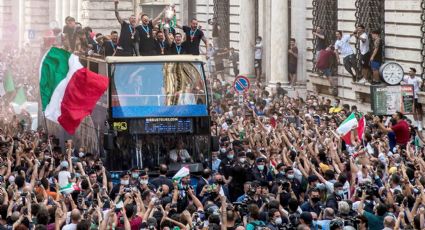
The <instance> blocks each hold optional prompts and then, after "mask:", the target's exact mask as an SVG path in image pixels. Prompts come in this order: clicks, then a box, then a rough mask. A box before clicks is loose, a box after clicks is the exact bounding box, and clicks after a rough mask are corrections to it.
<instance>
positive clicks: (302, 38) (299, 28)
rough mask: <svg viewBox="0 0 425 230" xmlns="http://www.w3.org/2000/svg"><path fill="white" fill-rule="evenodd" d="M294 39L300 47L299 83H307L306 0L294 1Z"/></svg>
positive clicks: (292, 7)
mask: <svg viewBox="0 0 425 230" xmlns="http://www.w3.org/2000/svg"><path fill="white" fill-rule="evenodd" d="M291 4H292V6H291V10H292V14H291V15H292V20H291V21H292V25H291V26H292V37H294V38H295V39H296V40H297V42H296V43H297V47H298V66H297V81H298V82H299V83H305V82H306V76H307V74H306V73H307V72H306V69H307V68H306V58H305V56H306V55H305V54H306V47H307V37H306V36H307V34H306V31H305V28H307V27H306V20H305V19H306V4H307V3H306V0H296V1H292V3H291Z"/></svg>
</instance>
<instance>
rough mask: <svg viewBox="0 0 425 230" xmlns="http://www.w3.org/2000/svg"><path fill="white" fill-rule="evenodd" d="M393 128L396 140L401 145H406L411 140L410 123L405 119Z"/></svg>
mask: <svg viewBox="0 0 425 230" xmlns="http://www.w3.org/2000/svg"><path fill="white" fill-rule="evenodd" d="M391 129H392V130H393V131H394V134H395V140H396V142H397V144H399V145H405V144H407V142H409V140H410V132H409V124H407V122H406V121H405V120H400V121H399V122H397V124H395V125H393V126H392V127H391Z"/></svg>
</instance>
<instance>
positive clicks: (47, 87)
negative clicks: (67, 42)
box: [40, 47, 109, 134]
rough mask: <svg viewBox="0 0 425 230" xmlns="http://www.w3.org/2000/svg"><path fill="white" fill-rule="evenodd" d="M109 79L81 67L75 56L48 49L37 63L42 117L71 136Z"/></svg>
mask: <svg viewBox="0 0 425 230" xmlns="http://www.w3.org/2000/svg"><path fill="white" fill-rule="evenodd" d="M108 84H109V79H108V78H106V77H104V76H102V75H99V74H97V73H93V72H91V71H89V70H87V69H86V68H84V67H83V66H82V65H81V63H80V61H79V58H78V56H76V55H74V54H71V53H69V52H68V51H65V50H63V49H59V48H55V47H52V48H51V49H50V50H49V51H48V52H47V53H46V55H45V56H44V57H43V59H42V60H41V67H40V96H41V103H42V109H43V111H44V116H45V117H46V118H47V119H49V120H51V121H54V122H57V123H59V124H60V125H61V126H62V127H63V128H64V129H65V130H66V131H67V132H68V133H70V134H74V133H75V130H76V129H77V127H78V126H79V125H80V122H81V121H82V120H83V119H84V117H86V116H87V115H89V114H91V112H92V110H93V108H94V106H95V105H96V102H97V101H98V100H99V98H100V97H101V96H102V94H103V93H104V92H105V90H106V89H107V88H108Z"/></svg>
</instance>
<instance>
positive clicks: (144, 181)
mask: <svg viewBox="0 0 425 230" xmlns="http://www.w3.org/2000/svg"><path fill="white" fill-rule="evenodd" d="M140 184H145V185H146V184H148V180H140Z"/></svg>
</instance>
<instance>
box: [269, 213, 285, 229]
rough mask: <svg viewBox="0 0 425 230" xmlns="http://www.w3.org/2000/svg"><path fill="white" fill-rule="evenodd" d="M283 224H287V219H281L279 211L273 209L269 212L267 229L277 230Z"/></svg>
mask: <svg viewBox="0 0 425 230" xmlns="http://www.w3.org/2000/svg"><path fill="white" fill-rule="evenodd" d="M284 223H288V219H286V218H282V216H281V215H280V212H279V210H277V209H275V208H273V209H270V210H269V224H268V225H267V227H268V228H269V229H270V230H279V229H281V227H282V224H284Z"/></svg>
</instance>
